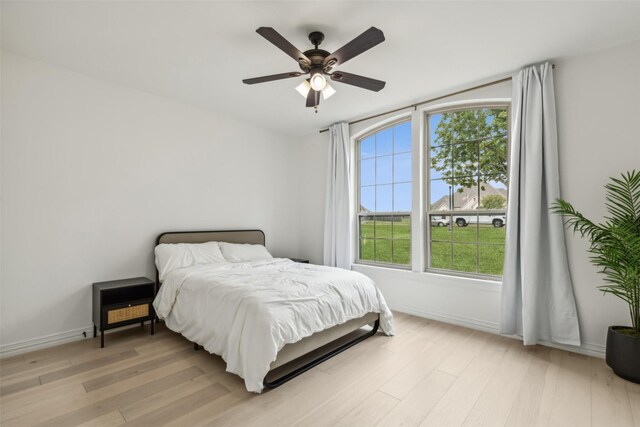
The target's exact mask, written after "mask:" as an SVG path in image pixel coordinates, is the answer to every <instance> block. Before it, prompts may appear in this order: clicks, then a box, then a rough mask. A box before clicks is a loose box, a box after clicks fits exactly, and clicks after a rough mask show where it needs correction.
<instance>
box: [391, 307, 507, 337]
mask: <svg viewBox="0 0 640 427" xmlns="http://www.w3.org/2000/svg"><path fill="white" fill-rule="evenodd" d="M389 305H390V307H391V309H392V310H395V311H399V312H401V313H407V314H412V315H414V316H418V317H424V318H426V319H432V320H438V321H440V322H444V323H450V324H452V325H458V326H464V327H465V328H470V329H477V330H480V331H483V332H490V333H493V334H497V333H498V324H497V323H493V322H487V321H485V320H479V319H473V318H470V317H463V316H456V315H452V314H447V313H436V312H432V311H425V310H424V309H422V308H418V307H412V306H408V305H405V304H389Z"/></svg>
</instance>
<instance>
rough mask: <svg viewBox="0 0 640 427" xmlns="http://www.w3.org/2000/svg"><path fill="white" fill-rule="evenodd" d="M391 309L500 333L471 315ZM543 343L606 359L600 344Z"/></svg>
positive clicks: (397, 306)
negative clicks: (578, 345) (470, 316)
mask: <svg viewBox="0 0 640 427" xmlns="http://www.w3.org/2000/svg"><path fill="white" fill-rule="evenodd" d="M390 306H391V309H392V310H395V311H399V312H401V313H407V314H412V315H414V316H418V317H424V318H425V319H432V320H437V321H439V322H444V323H450V324H452V325H458V326H464V327H465V328H470V329H477V330H479V331H483V332H489V333H492V334H496V335H498V334H499V332H498V331H499V329H498V324H497V323H494V322H487V321H484V320H478V319H473V318H469V317H463V316H456V315H451V314H447V313H434V312H429V311H426V310H424V309H421V308H418V307H411V306H407V305H404V304H390ZM509 338H514V339H518V340H521V338H520V337H518V336H511V337H509ZM540 344H541V345H544V346H546V347H552V348H557V349H560V350H566V351H570V352H573V353H579V354H583V355H586V356H592V357H598V358H600V359H604V357H605V354H606V351H605V350H606V348H605V346H603V345H600V344H594V343H583V344H582V345H581V346H580V347H576V346H571V345H564V344H556V343H553V342H541V343H540Z"/></svg>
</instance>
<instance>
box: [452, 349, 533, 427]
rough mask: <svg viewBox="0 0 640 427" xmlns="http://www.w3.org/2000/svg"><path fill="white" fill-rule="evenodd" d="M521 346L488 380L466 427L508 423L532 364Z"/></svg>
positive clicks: (508, 356)
mask: <svg viewBox="0 0 640 427" xmlns="http://www.w3.org/2000/svg"><path fill="white" fill-rule="evenodd" d="M520 346H521V343H519V342H512V346H511V348H510V349H509V351H507V353H506V354H505V355H504V357H503V358H502V359H501V360H502V361H501V363H500V367H499V368H498V369H497V371H496V372H495V374H494V375H493V376H492V377H491V379H490V380H489V383H488V384H487V386H486V387H485V389H484V390H483V391H482V394H481V395H480V397H479V398H478V400H477V401H476V404H475V405H474V406H473V408H472V409H471V412H469V415H467V418H466V419H465V421H464V424H463V426H465V427H471V426H487V427H498V426H504V425H506V423H507V419H508V418H509V414H510V413H511V408H512V407H513V405H514V403H515V401H516V396H517V393H518V390H520V387H521V386H522V382H523V381H524V377H525V374H526V372H527V369H528V367H529V363H531V356H530V355H529V354H528V353H527V352H524V351H521V350H520V348H519V347H520Z"/></svg>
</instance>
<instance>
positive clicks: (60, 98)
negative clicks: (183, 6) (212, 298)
mask: <svg viewBox="0 0 640 427" xmlns="http://www.w3.org/2000/svg"><path fill="white" fill-rule="evenodd" d="M1 72H2V105H1V107H2V112H3V116H2V177H1V182H2V198H3V200H2V212H1V218H2V229H1V233H2V276H1V279H2V282H1V294H2V298H1V303H2V306H1V317H0V324H1V330H0V340H1V344H2V352H3V353H5V354H7V352H12V351H16V350H20V349H25V348H29V346H31V345H36V344H38V343H42V342H44V341H46V340H47V339H50V340H52V341H56V340H62V339H68V338H70V337H76V336H79V335H80V334H81V332H82V331H84V330H86V329H88V328H90V327H91V283H92V282H97V281H103V280H111V279H118V278H124V277H133V276H137V275H146V276H147V277H153V275H154V267H153V259H152V250H153V245H154V241H155V237H156V236H157V235H158V234H159V233H161V232H163V231H171V230H185V229H188V230H198V229H236V228H237V229H241V228H260V229H262V230H264V231H265V233H266V238H267V247H268V248H269V249H270V250H271V251H272V252H273V253H274V254H275V255H283V256H285V255H289V256H296V255H298V236H297V230H298V211H297V208H298V204H297V202H296V201H295V200H296V196H295V195H296V194H297V193H298V189H299V188H300V187H299V184H298V182H299V180H298V179H297V177H296V176H295V175H296V173H297V172H298V170H297V169H296V168H295V167H293V166H292V165H295V164H296V159H297V156H298V153H299V151H298V141H297V140H296V141H293V139H292V138H290V137H286V136H283V135H279V134H275V133H272V132H268V131H265V130H261V129H258V128H256V127H254V126H252V125H251V124H248V123H243V122H239V121H237V120H233V119H230V118H228V117H224V116H222V115H216V114H212V113H211V112H206V111H203V110H198V109H196V108H192V107H189V106H185V105H182V104H178V103H175V102H171V101H169V100H166V99H164V98H161V97H157V96H154V95H150V94H148V93H145V92H141V91H138V90H133V89H129V88H126V87H122V86H118V85H114V84H111V83H108V82H105V81H102V80H98V79H94V78H90V77H87V76H84V75H82V74H78V73H75V72H71V71H69V70H66V69H62V68H58V67H54V66H50V65H47V64H45V63H41V62H36V61H33V60H30V59H26V58H24V57H21V56H18V55H15V54H12V53H9V52H6V51H3V52H2V70H1ZM43 337H49V338H44V341H43Z"/></svg>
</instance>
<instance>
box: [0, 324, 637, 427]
mask: <svg viewBox="0 0 640 427" xmlns="http://www.w3.org/2000/svg"><path fill="white" fill-rule="evenodd" d="M395 321H396V332H397V335H396V336H395V337H393V338H389V337H385V336H383V335H382V334H378V335H376V336H374V337H372V338H369V339H367V340H366V341H364V342H362V343H360V344H358V345H357V346H354V347H353V348H350V349H348V350H347V351H345V352H343V353H341V354H340V355H338V356H337V357H334V358H332V359H330V360H329V361H327V362H326V363H323V364H321V365H319V366H317V367H315V368H314V369H311V370H310V371H308V372H306V373H304V374H303V375H301V376H299V377H297V378H295V379H294V380H292V381H290V382H288V383H287V384H285V385H283V386H281V387H279V388H276V389H273V390H266V391H265V392H264V393H262V394H259V395H258V394H254V393H248V392H247V391H246V389H245V387H244V381H243V380H242V379H241V378H239V377H238V376H236V375H233V374H230V373H228V372H226V371H225V370H226V364H225V363H224V361H223V360H222V359H221V358H220V357H219V356H215V355H211V354H209V353H207V352H205V351H193V347H192V344H191V343H190V342H189V341H187V340H186V339H185V338H183V337H182V336H180V335H178V334H175V333H173V332H171V331H169V330H167V329H166V328H165V327H164V325H163V324H159V325H158V326H159V327H158V333H157V334H156V335H154V336H150V335H148V332H149V331H148V329H147V330H142V329H141V328H132V329H129V330H125V331H122V332H115V333H113V334H109V335H110V336H109V337H108V339H107V347H106V348H104V349H101V348H99V339H87V340H82V341H79V342H75V343H69V344H64V345H61V346H58V347H54V348H50V349H43V350H38V351H36V352H33V353H30V354H25V355H20V356H15V357H11V358H8V359H2V360H0V371H1V375H2V376H1V378H0V406H1V410H0V423H1V424H2V427H12V426H20V427H21V426H31V425H39V424H43V425H64V426H67V425H85V426H97V425H121V424H123V423H125V422H128V423H129V424H134V425H164V424H168V425H171V426H174V427H178V426H180V427H181V426H216V427H221V426H234V427H235V426H243V427H254V426H265V425H266V426H273V427H280V426H289V425H294V424H297V425H298V426H304V427H308V426H315V425H322V426H329V425H330V426H334V425H349V426H365V425H366V426H369V425H376V424H377V425H378V426H400V425H402V426H417V425H421V424H422V425H439V426H443V427H445V426H449V425H454V426H457V425H462V424H464V425H466V426H470V425H489V426H491V427H493V426H517V427H528V426H548V425H563V426H569V425H570V426H574V425H575V426H577V425H589V424H592V425H594V426H599V425H606V426H607V427H609V426H611V427H617V426H618V425H620V426H627V425H634V426H638V427H640V385H638V384H633V383H630V382H628V381H624V380H622V379H620V378H618V377H615V376H613V375H612V373H611V371H610V370H609V368H607V367H606V366H605V365H604V364H603V362H602V360H600V359H593V358H588V357H585V356H579V355H575V354H570V353H567V352H565V351H562V350H556V349H550V348H547V347H541V346H523V345H522V344H521V342H519V341H515V340H511V339H508V338H505V337H500V336H497V335H491V334H487V333H484V332H479V331H472V330H469V329H465V328H462V327H459V326H453V325H447V324H444V323H441V322H437V321H433V320H426V319H421V318H417V317H415V316H411V315H407V314H398V315H397V316H396V318H395ZM134 353H135V354H134ZM123 355H124V357H123ZM445 371H446V372H445ZM40 378H43V379H44V380H45V383H44V384H41V385H39V384H36V382H35V381H36V380H39V379H40ZM85 387H86V389H85ZM585 413H586V415H585Z"/></svg>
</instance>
